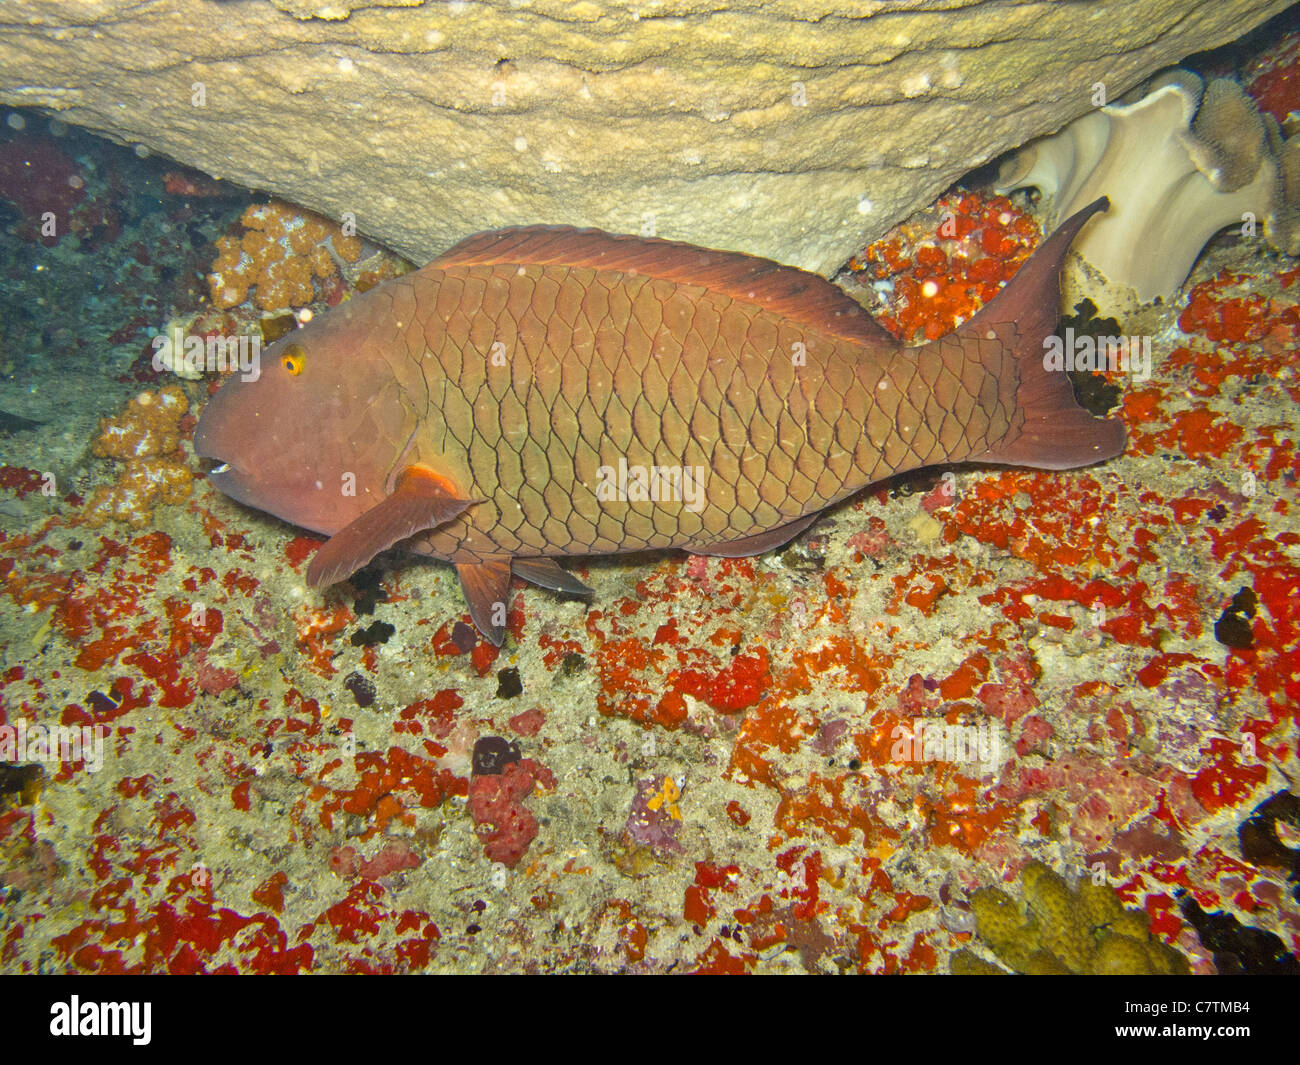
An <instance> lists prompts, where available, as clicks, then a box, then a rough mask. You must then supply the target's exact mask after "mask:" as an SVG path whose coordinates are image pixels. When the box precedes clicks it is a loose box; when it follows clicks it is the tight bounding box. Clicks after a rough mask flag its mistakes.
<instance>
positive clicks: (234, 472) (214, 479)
mask: <svg viewBox="0 0 1300 1065" xmlns="http://www.w3.org/2000/svg"><path fill="white" fill-rule="evenodd" d="M194 453H195V454H196V455H198V457H199V458H201V459H203V460H205V462H207V463H210V464H211V465H210V466H209V468H208V469H207V470H206V471H205V472H204V477H206V478H207V481H208V483H209V484H211V485H212V487H213V488H215V489H217V491H219V492H221V493H222V494H223V495H227V496H229V497H230V498H231V499H234V500H237V501H238V502H240V503H246V504H248V505H249V506H257V505H258V504H257V501H256V500H255V499H254V498H253V490H252V485H251V478H249V476H248V474H247V473H246V472H245V471H243V470H241V469H240V468H239V467H238V466H236V465H235V464H234V463H233V462H231V461H230V460H228V459H223V458H221V457H220V456H217V455H213V454H211V453H210V452H209V451H208V450H206V449H204V448H202V447H200V446H198V445H197V444H196V446H195V448H194Z"/></svg>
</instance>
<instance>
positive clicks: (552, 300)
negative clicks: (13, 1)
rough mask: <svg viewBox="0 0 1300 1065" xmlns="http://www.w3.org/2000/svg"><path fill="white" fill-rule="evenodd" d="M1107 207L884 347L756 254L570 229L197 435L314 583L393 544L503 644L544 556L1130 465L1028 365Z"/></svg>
mask: <svg viewBox="0 0 1300 1065" xmlns="http://www.w3.org/2000/svg"><path fill="white" fill-rule="evenodd" d="M1106 206H1107V203H1106V200H1105V199H1101V200H1098V201H1097V202H1095V203H1093V204H1091V205H1090V206H1088V207H1086V208H1085V209H1083V210H1082V211H1080V212H1079V213H1078V214H1076V215H1074V216H1073V217H1072V218H1070V219H1069V220H1068V221H1066V222H1065V223H1064V224H1063V225H1061V227H1060V228H1059V229H1058V230H1057V231H1056V232H1055V233H1054V234H1053V235H1052V236H1050V237H1049V238H1048V239H1047V240H1046V241H1044V242H1043V244H1042V245H1041V246H1040V247H1039V249H1038V250H1037V251H1036V252H1035V253H1034V255H1033V256H1032V257H1031V258H1030V259H1029V260H1028V261H1027V262H1026V263H1025V264H1024V265H1023V266H1022V267H1021V268H1020V270H1019V271H1018V272H1017V273H1016V275H1015V277H1013V278H1012V280H1011V281H1010V282H1009V283H1008V284H1007V286H1006V287H1005V288H1004V289H1003V290H1002V291H1001V292H1000V293H999V294H998V295H997V296H996V297H995V298H994V299H992V300H991V301H990V302H989V303H987V304H986V305H985V306H984V307H983V308H982V309H981V310H980V311H979V312H978V313H977V314H976V315H975V316H974V317H972V318H971V319H970V320H969V321H967V322H966V323H965V324H963V325H961V326H960V327H959V328H957V329H956V330H955V331H954V332H952V333H950V334H949V335H947V336H945V337H943V338H941V339H939V340H936V341H933V342H931V343H928V344H924V345H921V346H918V347H907V346H904V345H902V344H900V343H899V342H898V341H897V340H896V339H894V338H893V337H892V336H891V335H890V334H889V333H887V332H886V331H885V330H884V329H883V328H882V327H881V326H880V325H878V324H877V323H876V322H875V321H874V320H873V319H872V318H871V316H870V315H869V314H867V312H866V311H865V310H864V309H863V308H862V307H861V306H860V305H859V304H858V303H856V302H855V301H854V300H852V299H851V298H850V297H849V296H848V295H847V294H846V293H845V292H844V291H843V290H841V289H839V288H838V287H836V286H835V285H833V284H831V283H830V282H829V281H827V280H825V279H824V278H822V277H820V276H818V275H815V274H811V273H807V272H805V271H803V270H799V269H795V268H793V267H789V266H783V265H781V264H779V263H776V262H772V261H771V260H767V259H759V258H755V257H753V256H749V255H743V254H738V253H734V252H722V251H711V250H707V249H704V248H698V247H693V246H691V245H688V244H681V243H676V242H673V241H668V240H661V239H645V238H639V237H629V236H615V235H611V234H608V233H604V232H601V231H598V230H591V229H574V228H570V227H564V226H528V227H522V228H515V229H504V230H499V231H495V232H488V233H480V234H477V235H475V236H472V237H469V238H468V239H466V240H464V241H462V242H461V243H460V244H457V245H456V246H455V247H453V248H452V249H451V250H449V251H447V252H446V253H444V254H443V255H441V256H440V257H439V258H437V259H435V260H434V261H433V262H431V263H429V264H428V265H427V266H425V267H424V268H422V269H420V270H417V271H414V272H413V273H409V274H406V275H404V276H401V277H398V278H395V279H393V280H391V281H388V282H386V283H384V284H382V285H378V286H376V287H375V288H372V289H371V290H369V291H367V292H365V293H363V294H361V295H358V296H355V297H354V298H353V299H351V300H350V301H348V302H346V303H344V304H342V305H341V306H339V307H338V308H336V309H334V310H332V311H330V312H328V313H326V314H324V315H321V316H320V317H318V318H316V319H314V320H313V321H311V322H310V323H308V324H307V325H305V326H304V327H303V328H301V329H299V330H296V331H295V332H293V333H291V334H290V335H289V336H286V337H284V338H282V339H281V340H278V341H277V342H276V343H275V344H273V345H272V346H270V347H269V348H267V349H266V351H264V352H263V364H262V369H261V374H260V376H258V377H257V379H256V380H249V379H246V378H244V377H232V378H230V379H229V380H227V381H226V382H225V384H223V385H222V387H221V388H220V389H219V390H218V391H217V392H216V394H215V395H214V396H213V397H212V399H211V400H210V401H209V402H208V404H207V406H206V407H205V408H204V410H203V413H202V417H201V418H200V420H199V424H198V428H197V430H196V432H195V435H194V444H195V449H196V451H197V452H198V454H199V455H200V456H203V457H205V458H209V459H212V460H214V461H216V462H219V463H220V464H221V465H219V466H218V467H217V468H215V469H213V470H212V471H211V473H210V475H209V477H210V480H211V482H212V484H213V485H215V486H216V487H217V488H218V489H220V490H221V491H222V492H224V493H226V494H227V495H229V496H231V497H233V498H234V499H236V500H238V501H239V502H241V503H244V504H247V505H248V506H251V507H255V508H258V509H260V510H263V511H268V512H269V513H271V514H274V515H276V516H277V517H279V518H283V519H284V520H285V521H287V522H290V523H292V524H294V525H298V526H301V527H303V528H306V529H309V530H312V531H314V532H316V533H320V534H323V535H325V536H327V537H328V539H327V540H326V542H325V543H324V544H323V545H322V546H321V548H320V549H319V550H318V551H317V553H316V555H315V557H314V558H313V559H312V561H311V563H310V565H309V567H308V570H307V581H308V583H309V584H310V585H312V586H322V585H328V584H330V583H332V582H335V581H339V580H342V579H344V578H346V577H348V576H349V575H350V574H352V573H355V572H356V571H357V570H358V569H360V568H361V567H363V566H365V565H366V564H367V563H369V562H370V561H371V560H372V559H373V558H374V557H375V556H376V555H377V554H379V553H380V552H382V551H385V550H387V549H388V548H392V547H400V548H404V549H406V550H408V551H414V552H418V553H419V554H422V555H429V556H432V557H434V558H438V559H444V560H446V561H448V562H450V563H452V564H453V565H454V566H455V567H456V572H457V574H458V575H459V577H460V583H461V586H462V588H463V589H464V594H465V597H466V599H467V601H468V604H469V610H470V616H471V617H472V619H473V621H474V623H475V625H476V626H477V627H478V628H479V630H480V631H481V632H482V633H483V634H484V635H485V636H486V637H487V638H488V639H490V640H491V641H492V642H493V643H495V644H500V643H501V641H502V638H503V637H504V634H505V621H506V609H505V604H506V598H507V591H508V588H509V584H510V578H511V575H512V574H513V575H515V576H517V577H521V578H523V579H525V580H527V581H531V582H533V583H535V584H539V585H542V586H543V587H545V588H549V589H552V590H555V591H558V592H562V593H572V594H577V595H587V594H590V589H589V588H587V587H586V586H585V585H584V584H583V583H582V582H580V581H579V580H578V579H577V578H576V577H574V576H573V575H572V574H571V573H569V572H568V571H567V570H565V569H564V568H563V567H561V566H560V565H559V564H558V562H557V561H556V560H557V559H560V558H565V557H568V556H584V555H603V554H610V553H614V552H624V551H644V550H650V549H661V548H681V549H684V550H686V551H690V552H693V553H696V554H704V555H722V556H732V557H735V556H742V555H755V554H759V553H761V552H765V551H769V550H771V549H773V548H775V547H778V546H780V545H782V544H785V543H786V542H787V541H789V540H791V539H793V538H794V537H795V536H797V535H798V534H799V533H800V532H802V531H803V530H804V529H806V528H807V527H808V526H809V525H810V524H811V523H812V522H813V520H814V519H815V518H816V517H817V515H818V514H819V513H821V511H823V510H824V509H825V508H827V507H829V506H832V505H833V504H835V503H837V502H838V501H840V500H842V499H844V498H845V497H847V496H850V495H852V494H853V493H855V492H858V491H859V490H861V489H862V488H864V487H866V486H867V485H870V484H873V483H875V482H878V481H881V480H883V479H885V478H888V477H890V476H893V475H895V474H899V473H903V472H906V471H909V470H915V469H918V468H920V467H924V466H933V465H937V464H947V463H960V462H977V463H1002V464H1009V465H1015V466H1030V467H1037V468H1041V469H1049V470H1061V469H1068V468H1071V467H1076V466H1084V465H1089V464H1092V463H1095V462H1099V461H1102V460H1104V459H1108V458H1111V457H1113V456H1115V455H1117V454H1119V453H1120V452H1121V451H1123V449H1124V430H1123V427H1122V425H1121V424H1120V423H1119V422H1118V421H1116V420H1113V419H1111V420H1108V419H1101V418H1094V417H1093V416H1092V415H1090V414H1088V413H1087V412H1086V411H1084V410H1083V409H1081V408H1080V407H1079V406H1078V405H1077V404H1076V402H1075V400H1074V395H1073V391H1072V389H1071V386H1070V381H1069V379H1068V378H1067V377H1066V375H1065V374H1063V373H1060V372H1053V371H1051V370H1049V369H1047V368H1046V366H1045V364H1044V359H1043V352H1044V344H1045V340H1046V339H1047V337H1048V336H1049V333H1050V331H1051V330H1053V329H1055V327H1056V324H1057V321H1058V319H1059V304H1060V282H1059V275H1060V269H1061V265H1062V262H1063V260H1064V257H1065V255H1066V252H1067V250H1068V249H1069V246H1070V242H1071V241H1072V240H1073V239H1074V236H1075V235H1076V234H1077V233H1078V232H1079V230H1080V228H1081V227H1082V226H1083V225H1084V224H1085V223H1086V222H1087V221H1088V220H1089V218H1091V217H1092V216H1093V215H1094V214H1095V213H1096V212H1098V211H1101V210H1104V209H1105V207H1106Z"/></svg>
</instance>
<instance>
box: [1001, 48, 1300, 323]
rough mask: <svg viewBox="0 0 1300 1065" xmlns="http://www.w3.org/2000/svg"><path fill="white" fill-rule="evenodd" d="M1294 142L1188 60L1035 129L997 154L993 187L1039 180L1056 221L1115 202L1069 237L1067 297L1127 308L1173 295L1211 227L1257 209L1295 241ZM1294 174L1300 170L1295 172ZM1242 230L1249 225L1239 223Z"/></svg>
mask: <svg viewBox="0 0 1300 1065" xmlns="http://www.w3.org/2000/svg"><path fill="white" fill-rule="evenodd" d="M1294 155H1295V152H1294V150H1291V149H1290V148H1289V146H1287V145H1284V143H1283V141H1282V137H1281V134H1280V132H1279V131H1278V126H1277V122H1276V121H1275V120H1274V119H1273V118H1272V116H1270V115H1263V114H1261V113H1260V111H1259V108H1258V107H1256V106H1255V104H1254V102H1253V101H1252V100H1251V99H1250V97H1249V96H1247V95H1246V93H1245V92H1244V91H1243V90H1242V88H1241V86H1239V85H1238V84H1237V83H1236V82H1234V81H1231V80H1228V79H1226V78H1219V79H1216V80H1214V81H1212V82H1210V84H1209V85H1208V86H1205V85H1204V84H1203V82H1202V81H1201V79H1200V78H1199V77H1197V76H1196V75H1195V74H1193V73H1191V72H1190V71H1186V70H1175V71H1170V72H1167V73H1165V74H1162V75H1159V76H1158V77H1156V78H1155V79H1153V80H1152V81H1151V82H1149V83H1148V85H1147V91H1146V92H1145V94H1140V95H1139V96H1138V98H1136V99H1133V98H1131V96H1130V97H1126V98H1125V100H1123V101H1121V102H1120V103H1117V104H1113V105H1110V106H1106V107H1102V108H1100V109H1098V110H1096V111H1092V112H1090V113H1089V114H1086V115H1084V116H1082V117H1081V118H1078V119H1076V120H1075V121H1074V122H1071V123H1070V124H1069V125H1068V126H1066V127H1065V129H1063V130H1061V131H1060V132H1059V133H1055V134H1053V135H1051V136H1048V137H1043V138H1041V139H1039V140H1036V141H1033V142H1032V143H1030V144H1028V145H1026V146H1025V147H1023V148H1021V149H1019V150H1018V151H1016V152H1015V153H1013V154H1012V155H1011V156H1010V157H1009V158H1008V159H1007V160H1006V161H1005V162H1004V163H1003V165H1002V170H1001V173H1000V175H999V179H998V191H999V192H1003V193H1007V192H1011V191H1012V190H1015V189H1023V188H1029V187H1034V188H1037V189H1038V190H1039V191H1040V192H1041V193H1042V195H1043V197H1044V199H1045V200H1048V201H1050V204H1051V206H1050V208H1049V210H1048V217H1047V219H1046V220H1045V223H1044V229H1045V230H1046V231H1049V232H1050V231H1051V230H1053V229H1055V228H1056V226H1057V225H1058V224H1059V223H1060V222H1061V220H1062V219H1065V218H1068V217H1069V216H1070V215H1071V214H1073V213H1074V212H1075V211H1077V210H1078V209H1080V208H1081V207H1083V206H1084V205H1086V204H1088V203H1091V202H1092V201H1093V200H1095V199H1096V198H1097V197H1098V196H1108V197H1109V198H1110V201H1111V206H1110V210H1109V211H1107V212H1106V213H1105V214H1104V215H1102V216H1099V217H1097V218H1095V219H1093V220H1092V221H1091V222H1089V224H1088V225H1087V226H1085V227H1084V229H1083V231H1082V232H1081V233H1080V234H1079V237H1078V239H1077V240H1076V241H1075V242H1074V251H1075V252H1076V253H1077V256H1078V259H1081V260H1082V265H1081V264H1080V263H1079V262H1078V260H1077V259H1076V260H1073V261H1072V263H1071V266H1070V268H1069V275H1068V277H1067V279H1066V283H1065V288H1066V296H1067V304H1069V305H1073V303H1074V302H1075V301H1077V300H1079V299H1081V298H1082V297H1084V296H1086V297H1088V298H1090V299H1091V300H1092V301H1093V302H1094V303H1095V304H1096V305H1097V307H1098V308H1099V314H1101V315H1102V316H1107V315H1109V316H1114V317H1118V318H1124V317H1127V316H1128V315H1129V314H1131V313H1132V312H1133V311H1134V310H1135V309H1136V308H1137V307H1138V306H1139V305H1141V304H1144V303H1149V302H1150V301H1152V300H1154V299H1157V298H1162V299H1167V298H1169V297H1170V296H1172V295H1173V293H1174V292H1175V291H1176V290H1177V289H1178V286H1179V285H1181V284H1182V283H1183V281H1184V280H1185V279H1186V277H1187V275H1188V274H1189V273H1190V272H1191V269H1192V266H1193V265H1194V264H1195V262H1196V259H1197V256H1199V255H1200V253H1201V249H1202V248H1204V247H1205V244H1206V242H1207V241H1209V239H1210V238H1211V237H1212V236H1214V234H1215V233H1217V232H1219V230H1221V229H1224V228H1226V227H1228V226H1239V227H1241V226H1244V225H1246V224H1247V223H1249V222H1250V221H1251V220H1255V219H1257V220H1259V221H1261V222H1262V223H1263V225H1264V231H1265V234H1266V235H1267V237H1268V239H1269V240H1270V242H1271V243H1273V244H1274V245H1275V246H1276V247H1278V248H1280V249H1281V250H1283V251H1285V252H1287V253H1288V254H1295V253H1296V252H1297V251H1300V239H1298V234H1300V230H1298V229H1297V226H1296V222H1295V212H1294V210H1293V209H1292V208H1291V207H1289V206H1288V205H1287V203H1288V194H1289V195H1291V196H1294V195H1296V194H1300V187H1298V188H1292V189H1288V188H1287V187H1286V186H1287V183H1286V182H1284V174H1285V173H1286V172H1287V171H1288V169H1289V170H1296V171H1297V172H1300V167H1297V166H1294V165H1290V166H1288V162H1287V161H1289V160H1292V157H1293V156H1294ZM1293 184H1294V185H1296V186H1300V181H1296V182H1294V183H1293ZM1243 231H1244V232H1247V233H1250V232H1253V230H1251V229H1250V228H1248V227H1247V228H1245V229H1244V230H1243Z"/></svg>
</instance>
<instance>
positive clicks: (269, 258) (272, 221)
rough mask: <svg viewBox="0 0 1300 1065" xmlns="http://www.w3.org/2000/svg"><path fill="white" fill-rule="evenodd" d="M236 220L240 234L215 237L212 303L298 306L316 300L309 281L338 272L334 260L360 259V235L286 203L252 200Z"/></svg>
mask: <svg viewBox="0 0 1300 1065" xmlns="http://www.w3.org/2000/svg"><path fill="white" fill-rule="evenodd" d="M239 223H240V225H241V226H243V228H244V233H243V235H242V236H235V235H228V236H224V237H221V238H220V239H218V240H217V258H216V260H215V261H214V262H213V264H212V272H211V273H210V274H208V288H209V290H210V292H211V295H212V302H213V303H214V304H216V305H217V306H218V307H223V308H224V307H234V306H237V305H238V304H240V303H243V302H244V300H245V299H246V298H250V297H251V298H252V300H253V302H254V303H256V305H257V306H258V307H260V308H261V309H262V310H264V311H282V310H286V309H288V308H290V307H304V306H306V305H307V304H309V303H311V302H312V301H313V300H315V299H316V287H315V283H314V282H315V281H317V280H319V281H324V280H326V279H328V278H333V277H338V275H339V266H338V260H341V261H343V262H347V263H355V262H356V261H357V260H358V259H360V258H361V251H362V244H361V240H360V238H358V237H356V236H355V235H351V234H347V233H345V232H344V231H343V229H342V227H341V226H339V225H338V224H337V223H335V222H331V221H330V220H329V219H326V218H321V217H320V216H319V215H314V214H312V213H311V212H310V211H303V210H301V209H300V208H297V207H294V206H293V205H291V204H286V203H278V202H274V201H273V202H271V203H265V204H254V205H253V206H251V207H249V208H248V209H247V210H246V211H245V212H244V213H243V215H242V216H240V219H239Z"/></svg>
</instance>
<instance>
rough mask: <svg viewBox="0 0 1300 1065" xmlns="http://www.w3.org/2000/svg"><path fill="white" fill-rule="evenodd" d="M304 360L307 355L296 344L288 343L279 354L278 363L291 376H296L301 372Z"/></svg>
mask: <svg viewBox="0 0 1300 1065" xmlns="http://www.w3.org/2000/svg"><path fill="white" fill-rule="evenodd" d="M306 361H307V355H306V353H305V352H304V351H303V350H302V348H301V346H299V345H298V344H290V345H289V346H288V347H287V348H285V349H284V354H283V355H281V356H280V365H281V366H283V367H284V368H285V369H286V370H288V371H289V374H290V375H291V376H293V377H297V376H298V375H299V374H300V373H302V368H303V365H304V364H305V363H306Z"/></svg>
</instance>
